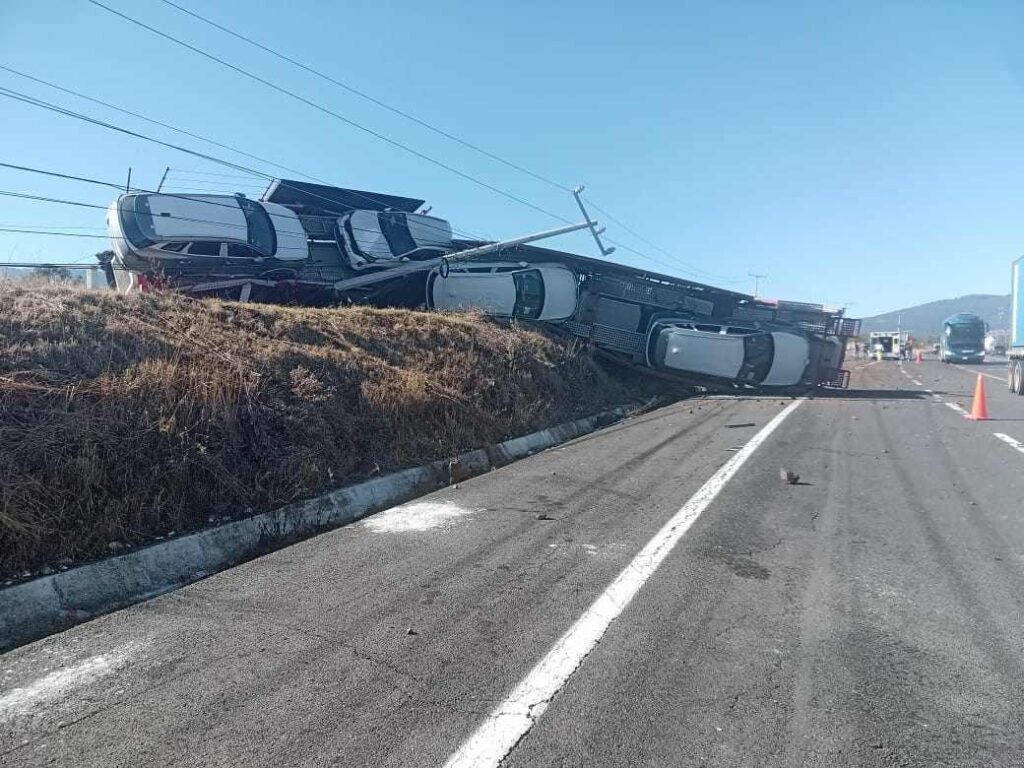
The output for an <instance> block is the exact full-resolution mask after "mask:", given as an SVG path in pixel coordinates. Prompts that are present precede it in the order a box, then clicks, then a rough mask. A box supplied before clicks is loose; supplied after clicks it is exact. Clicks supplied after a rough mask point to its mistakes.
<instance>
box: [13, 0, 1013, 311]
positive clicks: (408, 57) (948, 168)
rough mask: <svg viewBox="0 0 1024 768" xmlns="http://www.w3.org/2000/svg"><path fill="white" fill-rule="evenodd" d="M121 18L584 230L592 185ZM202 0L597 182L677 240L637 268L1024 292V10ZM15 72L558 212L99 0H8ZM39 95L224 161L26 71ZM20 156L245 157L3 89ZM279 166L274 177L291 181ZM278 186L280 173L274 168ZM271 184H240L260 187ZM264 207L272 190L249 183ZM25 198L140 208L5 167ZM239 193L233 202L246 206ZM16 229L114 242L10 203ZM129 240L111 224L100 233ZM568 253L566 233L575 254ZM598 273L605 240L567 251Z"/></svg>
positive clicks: (518, 229)
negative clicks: (72, 113) (598, 251)
mask: <svg viewBox="0 0 1024 768" xmlns="http://www.w3.org/2000/svg"><path fill="white" fill-rule="evenodd" d="M104 2H107V3H108V4H109V5H111V6H112V7H116V8H118V9H120V10H123V11H124V12H126V13H128V14H130V15H132V16H135V17H137V18H139V19H141V20H143V21H145V22H147V23H149V24H151V25H153V26H156V27H159V28H160V29H162V30H164V31H166V32H168V33H170V34H173V35H175V36H179V37H181V38H183V39H186V40H188V41H189V42H191V43H193V44H194V45H197V46H199V47H202V48H205V49H207V50H210V51H212V52H215V53H216V54H217V55H219V56H221V57H224V58H227V59H229V60H231V61H232V62H235V63H237V64H239V65H240V66H243V67H245V68H247V69H250V70H251V71H253V72H255V73H257V74H259V75H260V76H262V77H265V78H267V79H269V80H272V81H274V82H275V83H278V84H280V85H281V86H283V87H285V88H287V89H288V90H290V91H292V92H294V93H298V94H301V95H303V96H305V97H306V98H309V99H312V100H315V101H317V102H319V103H322V104H324V105H325V106H328V107H329V108H331V109H333V110H335V111H338V112H341V113H343V114H345V115H346V116H348V117H350V118H351V119H353V120H356V121H358V122H361V123H363V124H365V125H367V126H369V127H371V128H373V129H374V130H377V131H379V132H381V133H385V134H387V135H388V136H391V137H393V138H395V139H397V140H399V141H401V142H403V143H405V144H408V145H409V146H412V147H414V148H415V149H416V150H418V151H420V152H423V153H425V154H428V155H431V156H433V157H436V158H438V159H439V160H442V161H444V162H445V163H448V164H450V165H452V166H454V167H457V168H459V169H460V170H463V171H465V172H467V173H469V174H471V175H473V176H476V177H478V178H480V179H483V180H485V181H487V182H488V183H490V184H492V185H494V186H498V187H500V188H502V189H505V190H507V191H509V192H510V193H512V194H514V195H516V196H519V197H522V198H524V199H527V200H530V201H531V202H534V203H535V204H537V205H539V206H541V207H543V208H545V209H548V210H550V211H552V212H555V213H557V214H559V215H561V216H565V217H567V218H572V217H574V216H575V215H576V213H575V209H574V204H573V202H572V199H571V198H570V197H569V196H568V195H567V194H566V193H564V192H561V191H558V190H556V189H553V188H551V187H549V186H547V185H545V184H543V183H541V182H538V181H536V180H534V179H531V178H529V177H527V176H524V175H521V174H519V173H517V172H516V171H514V170H511V169H509V168H507V167H505V166H502V165H501V164H498V163H495V162H493V161H491V160H488V159H487V158H484V157H481V156H480V155H478V154H476V153H473V152H472V151H470V150H467V149H465V148H464V147H460V146H458V145H457V144H453V143H451V142H449V141H447V140H445V139H443V138H441V137H439V136H437V135H434V134H432V133H430V132H427V131H425V130H424V129H422V128H420V127H417V126H415V125H414V124H412V123H409V122H408V121H405V120H403V119H402V118H400V117H398V116H396V115H393V114H391V113H389V112H386V111H384V110H382V109H380V108H379V107H376V106H374V105H372V104H368V103H367V102H365V101H363V100H361V99H359V98H358V97H355V96H353V95H351V94H349V93H346V92H344V91H341V90H339V89H337V88H335V87H333V86H331V85H329V84H327V83H324V82H323V81H320V80H317V79H314V78H312V77H311V76H310V75H308V74H305V73H302V72H300V71H297V70H294V69H292V68H290V67H288V66H287V65H285V64H283V63H282V62H280V61H278V60H275V59H272V58H270V57H268V56H267V55H266V54H263V53H260V52H259V51H256V50H255V49H252V48H250V47H248V46H246V45H245V44H244V43H241V42H239V41H236V40H233V39H231V38H228V37H226V36H225V35H224V34H223V33H220V32H217V31H216V30H213V29H211V28H209V27H207V26H205V25H203V24H202V23H200V22H198V21H196V20H194V19H190V18H189V17H187V16H185V15H183V14H181V13H180V12H178V11H175V10H174V9H172V8H170V7H168V6H166V5H164V4H163V3H161V2H159V0H136V2H133V3H131V4H130V5H129V4H127V3H126V2H125V0H104ZM180 4H181V5H184V6H187V7H190V8H193V9H195V10H196V11H198V12H200V13H203V14H204V15H206V16H208V17H210V18H213V19H214V20H216V21H219V22H221V23H223V24H225V25H226V26H229V27H232V28H234V29H236V30H237V31H239V32H242V33H244V34H247V35H249V36H251V37H253V38H255V39H257V40H259V41H261V42H263V43H265V44H267V45H269V46H271V47H274V48H277V49H279V50H281V51H282V52H284V53H287V54H290V55H292V56H294V57H296V58H299V59H301V60H303V61H305V62H307V63H308V64H310V65H311V66H314V67H316V68H318V69H320V70H322V71H324V72H326V73H328V74H331V75H333V76H335V77H337V78H338V79H341V80H344V81H346V82H348V83H350V84H351V85H353V86H355V87H357V88H360V89H362V90H364V91H367V92H369V93H371V94H373V95H374V96H376V97H377V98H379V99H382V100H384V101H387V102H389V103H391V104H394V105H395V106H398V107H400V108H402V109H403V110H405V111H407V112H410V113H412V114H415V115H416V116H418V117H420V118H421V119H423V120H426V121H429V122H431V123H434V124H436V125H438V126H440V127H442V128H445V129H446V130H449V131H450V132H452V133H455V134H458V135H459V136H461V137H463V138H465V139H468V140H470V141H472V142H474V143H476V144H478V145H480V146H483V147H485V148H487V149H488V150H490V151H491V152H494V153H496V154H499V155H501V156H503V157H506V158H508V159H510V160H512V161H514V162H516V163H518V164H520V165H523V166H525V167H528V168H531V169H534V170H536V171H539V172H540V173H542V174H544V175H545V176H547V177H549V178H552V179H555V180H557V181H559V182H560V183H563V184H566V185H570V186H571V185H573V184H576V183H585V184H586V185H587V193H588V194H589V195H590V196H591V197H592V199H593V200H594V201H595V202H597V203H598V204H599V205H601V206H602V207H603V208H605V209H607V210H608V211H609V212H611V213H612V214H613V215H614V216H615V217H616V218H618V219H619V220H621V221H622V222H624V223H625V224H627V225H628V226H629V227H631V228H632V229H633V230H635V231H636V232H639V233H640V234H641V235H643V236H644V237H645V238H646V239H647V240H649V241H651V242H653V243H655V244H657V245H658V246H660V247H661V248H662V249H664V251H668V252H669V254H671V256H670V255H667V254H666V253H665V252H664V251H662V250H657V249H655V248H654V247H652V246H650V245H648V244H647V243H645V242H643V241H640V240H637V239H636V238H634V237H633V236H632V235H631V234H629V233H628V232H626V231H624V230H622V229H621V228H620V227H618V226H617V225H615V224H613V223H611V222H608V225H609V235H610V236H612V237H613V238H615V239H617V240H620V241H621V242H622V243H624V244H627V245H631V246H633V247H634V248H636V249H637V250H639V251H642V252H644V253H646V254H647V255H648V256H649V258H644V257H641V256H638V255H635V254H631V253H628V252H626V251H624V250H621V249H620V251H619V252H618V253H616V254H615V256H614V257H613V258H615V259H617V260H620V261H624V262H626V263H631V264H635V265H638V266H644V267H647V268H652V269H658V270H661V271H666V272H671V273H673V274H678V275H680V276H684V277H698V278H700V279H701V280H702V281H705V282H710V283H712V284H718V285H722V286H725V287H730V288H737V289H741V290H750V289H751V288H752V281H751V280H750V279H749V278H748V277H747V273H748V272H752V271H753V272H762V273H767V274H768V275H769V277H768V279H767V281H766V282H765V283H764V284H763V286H762V293H764V294H765V295H769V296H775V297H779V298H788V299H796V300H806V301H822V302H828V303H833V304H843V303H847V304H850V309H851V313H852V314H855V315H870V314H875V313H878V312H882V311H887V310H891V309H895V308H897V307H902V306H907V305H911V304H916V303H920V302H924V301H930V300H934V299H940V298H947V297H950V296H955V295H960V294H964V293H974V292H978V293H1005V292H1008V290H1009V263H1010V261H1011V260H1012V259H1013V258H1014V257H1016V256H1017V255H1019V254H1021V253H1024V183H1022V182H1024V43H1022V42H1021V41H1024V4H1021V3H1019V2H1006V3H980V2H978V3H976V2H971V3H966V2H959V3H942V2H936V1H935V0H931V1H930V2H920V3H914V2H899V3H895V2H886V3H881V2H879V3H872V2H857V3H841V2H830V3H819V2H805V3H785V2H774V3H765V2H723V3H707V2H699V3H689V2H664V3H658V2H648V3H629V4H627V3H612V2H586V3H584V2H577V1H576V0H564V2H562V3H548V2H535V1H534V0H524V1H523V2H518V3H501V4H499V3H489V2H484V3H480V2H443V1H437V2H433V3H409V2H404V3H398V2H362V1H356V2H347V3H344V4H341V3H331V2H313V1H312V0H293V2H291V3H289V4H288V6H287V7H285V6H284V5H281V4H277V3H266V4H258V3H252V2H236V0H224V1H223V2H209V3H204V4H198V3H196V2H195V0H180ZM0 64H2V65H5V66H9V67H14V68H16V69H19V70H22V71H24V72H27V73H30V74H32V75H34V76H36V77H41V78H44V79H47V80H50V81H53V82H56V83H59V84H60V85H63V86H65V87H68V88H72V89H75V90H78V91H81V92H83V93H86V94H88V95H90V96H93V97H95V98H98V99H102V100H104V101H109V102H113V103H116V104H119V105H121V106H123V107H125V108H128V109H131V110H133V111H136V112H140V113H142V114H145V115H148V116H150V117H153V118H157V119H160V120H162V121H165V122H168V123H172V124H174V125H176V126H178V127H181V128H184V129H188V130H190V131H193V132H196V133H200V134H203V135H205V136H208V137H210V138H213V139H216V140H218V141H220V142H222V143H225V144H229V145H231V146H234V147H237V148H239V149H242V150H245V151H247V152H251V153H253V154H257V155H261V156H263V157H266V158H268V159H270V160H274V161H276V162H280V163H283V164H285V165H289V166H292V167H294V168H298V169H300V170H303V171H305V172H307V173H309V174H312V175H314V176H318V177H321V178H324V179H328V180H331V181H333V182H335V183H337V184H339V185H342V186H352V187H355V188H362V189H372V190H379V191H383V192H391V193H396V194H408V195H411V196H419V197H423V198H426V199H427V200H428V201H429V202H430V203H432V204H433V206H434V209H433V213H435V214H436V215H441V216H445V217H447V218H449V219H451V220H452V222H453V224H454V225H455V226H456V227H457V228H460V229H462V230H464V231H468V232H472V233H474V234H478V235H485V236H491V237H511V236H515V235H519V234H523V233H526V232H532V231H536V230H540V229H546V228H549V227H551V226H555V225H556V224H557V222H555V221H554V220H553V219H550V218H547V217H546V216H544V215H543V214H540V213H537V212H536V211H534V210H531V209H529V208H526V207H523V206H520V205H518V204H516V203H514V202H511V201H509V200H507V199H505V198H503V197H500V196H498V195H496V194H494V193H492V192H490V191H488V190H485V189H483V188H481V187H479V186H476V185H474V184H472V183H470V182H467V181H465V180H463V179H460V178H459V177H457V176H455V175H453V174H451V173H449V172H447V171H445V170H443V169H441V168H438V167H436V166H434V165H431V164H429V163H427V162H425V161H423V160H420V159H418V158H416V157H413V156H411V155H408V154H406V153H403V152H402V151H400V150H398V149H396V148H394V147H391V146H388V145H387V144H385V143H383V142H381V141H379V140H377V139H374V138H372V137H370V136H367V135H365V134H363V133H360V132H359V131H357V130H354V129H352V128H351V127H349V126H346V125H344V124H343V123H341V122H339V121H337V120H335V119H333V118H331V117H329V116H326V115H323V114H321V113H318V112H316V111H315V110H313V109H310V108H308V107H306V106H303V105H301V104H299V103H298V102H295V101H293V100H291V99H289V98H287V97H286V96H283V95H281V94H277V93H274V92H273V91H271V90H269V89H267V88H266V87H264V86H261V85H258V84H256V83H253V82H251V81H248V80H246V79H245V78H243V77H241V76H240V75H238V74H236V73H233V72H231V71H229V70H226V69H224V68H222V67H220V66H219V65H217V64H215V63H213V62H210V61H207V60H205V59H203V58H201V57H199V56H197V55H195V54H193V53H190V52H188V51H186V50H184V49H182V48H180V47H178V46H175V45H174V44H172V43H170V42H167V41H164V40H161V39H159V38H157V37H155V36H153V35H151V34H150V33H148V32H145V31H144V30H141V29H138V28H137V27H133V26H132V25H130V24H129V23H128V22H125V21H123V20H121V19H119V18H117V17H115V16H113V15H111V14H109V13H107V12H106V11H103V10H102V9H99V8H97V7H95V6H93V5H90V4H89V3H87V2H86V1H85V0H40V2H36V3H14V2H0ZM0 87H5V88H12V89H15V90H18V91H22V92H26V93H30V94H32V95H35V96H38V97H40V98H44V99H46V100H48V101H54V102H57V103H59V104H61V105H63V106H66V107H69V108H71V109H75V110H77V111H81V112H85V113H88V114H90V115H92V116H95V117H98V118H101V119H104V120H107V121H110V122H117V123H119V124H122V125H124V126H125V127H128V128H131V129H136V130H139V131H140V132H143V133H147V134H151V135H154V136H158V137H160V138H166V139H168V140H171V141H174V142H176V143H177V142H182V143H187V144H188V146H190V147H194V148H196V149H199V150H207V151H210V152H211V153H212V154H216V155H218V156H223V157H225V158H227V159H232V160H238V161H240V162H242V163H243V164H245V165H255V163H254V161H250V160H247V159H245V158H239V157H238V156H234V155H231V154H230V153H228V152H226V151H225V150H218V149H210V148H209V147H206V146H204V145H203V144H201V143H199V142H196V141H194V140H185V139H182V138H181V137H179V136H175V134H173V133H171V132H168V131H166V130H163V129H159V128H155V127H153V126H149V125H147V124H145V123H142V122H139V121H137V120H134V119H130V118H126V117H123V116H119V115H117V113H114V112H111V111H109V110H106V109H104V108H101V107H98V106H95V105H91V104H88V103H87V102H82V101H80V100H78V99H75V98H73V97H71V96H68V95H66V94H61V93H57V92H55V91H52V90H50V89H48V88H46V87H44V86H40V85H37V84H33V83H30V82H28V81H25V80H23V79H21V78H19V77H17V76H15V75H12V74H8V73H6V72H2V71H0ZM0 117H2V119H0V161H2V162H12V163H17V164H23V165H28V166H35V167H40V168H46V169H53V170H59V171H62V172H65V173H70V174H75V175H80V176H88V177H94V178H101V179H109V180H112V181H122V180H124V178H125V176H126V174H127V169H128V167H129V166H130V167H131V168H132V173H133V177H132V178H133V182H134V183H135V184H137V185H138V186H142V187H150V188H152V187H153V186H155V185H156V184H157V182H158V181H159V179H160V176H161V174H162V173H163V171H164V168H165V167H167V166H171V167H172V168H174V169H179V170H178V172H177V173H174V174H172V179H175V180H176V182H177V184H178V186H177V187H172V188H177V189H186V188H192V189H195V188H197V186H195V185H194V184H193V185H192V186H191V187H190V186H189V184H191V183H192V181H191V180H197V181H198V180H203V181H206V182H210V183H209V184H206V185H204V188H209V187H213V188H216V187H217V186H218V185H219V184H221V183H224V182H225V181H227V183H229V184H231V185H235V180H225V179H224V178H222V177H214V176H206V175H202V176H200V175H199V174H198V173H197V174H185V173H183V172H184V171H190V172H191V171H195V172H199V173H202V174H207V173H232V172H231V171H228V170H225V169H224V168H221V167H218V166H216V165H212V164H210V163H206V162H203V161H200V160H197V159H195V158H191V157H188V156H186V155H182V154H180V153H177V152H175V151H173V150H170V149H165V148H161V147H157V146H153V145H150V144H147V143H144V142H141V141H138V140H135V139H132V138H129V137H126V136H120V135H117V134H113V133H111V132H108V131H106V130H104V129H101V128H97V127H93V126H88V125H85V124H83V123H80V122H78V121H73V120H69V119H68V118H65V117H61V116H58V115H54V114H51V113H47V112H42V111H40V110H38V109H36V108H34V107H31V106H28V105H23V104H18V103H15V102H12V101H10V100H8V99H4V98H0ZM262 169H263V170H268V169H267V168H266V167H265V166H263V167H262ZM269 170H270V171H271V172H273V169H269ZM249 183H251V180H238V184H249ZM238 188H239V189H240V191H246V192H249V191H253V190H251V189H249V188H248V187H244V186H240V187H238ZM0 190H14V191H19V192H29V193H32V194H37V195H44V196H54V197H61V198H67V199H73V200H80V201H84V202H90V203H96V204H106V203H107V202H109V201H110V199H112V197H113V194H114V193H113V191H110V192H107V191H105V190H103V189H101V188H95V187H90V186H87V185H82V184H77V183H73V182H66V181H56V180H49V179H46V178H43V177H39V176H35V175H28V174H24V173H20V172H16V171H10V170H4V169H0ZM230 190H231V187H225V191H230ZM0 212H2V213H0V226H4V227H10V226H14V227H20V226H26V225H34V226H42V227H51V228H64V227H97V228H101V227H102V225H103V218H102V217H103V214H102V211H99V210H94V209H88V208H73V207H66V206H59V205H51V204H43V203H38V202H30V201H24V200H16V199H13V198H0ZM74 231H76V232H82V233H92V234H102V230H101V229H96V230H91V229H81V230H77V229H76V230H74ZM555 242H556V241H552V244H555ZM557 242H558V244H559V245H560V246H561V247H564V248H567V249H569V250H575V251H577V252H580V253H583V254H585V255H590V256H593V255H595V254H594V249H593V244H592V243H591V242H590V241H589V240H588V239H587V238H586V237H583V236H569V237H566V238H563V239H561V240H560V241H557ZM103 247H106V245H105V242H104V241H103V240H101V239H92V240H90V239H81V240H79V239H77V238H75V239H72V238H55V237H44V236H41V235H24V234H12V233H3V232H0V260H19V261H41V260H75V259H82V258H85V257H88V256H89V255H90V254H92V253H94V252H95V251H96V250H101V249H102V248H103Z"/></svg>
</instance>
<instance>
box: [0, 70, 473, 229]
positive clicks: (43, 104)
mask: <svg viewBox="0 0 1024 768" xmlns="http://www.w3.org/2000/svg"><path fill="white" fill-rule="evenodd" d="M0 96H6V97H7V98H9V99H14V100H15V101H21V102H23V103H25V104H31V105H32V106H35V107H39V108H40V109H46V110H49V111H50V112H55V113H57V114H60V115H64V116H65V117H73V118H75V119H77V120H82V121H84V122H87V123H90V124H92V125H97V126H100V127H102V128H107V129H109V130H112V131H117V132H118V133H123V134H126V135H128V136H132V137H134V138H138V139H142V140H143V141H149V142H152V143H154V144H158V145H160V146H162V147H168V148H170V149H175V150H178V151H179V152H184V153H185V154H188V155H192V156H194V157H199V158H202V159H203V160H208V161H210V162H212V163H216V164H218V165H223V166H225V167H227V168H232V169H234V170H237V171H243V172H245V173H250V174H253V175H256V176H260V177H262V178H265V179H268V180H271V181H277V182H278V184H279V185H281V186H282V187H285V188H286V189H293V190H297V191H300V192H303V193H304V194H307V195H309V196H310V197H315V198H319V199H321V200H326V201H327V202H329V203H332V204H335V205H336V204H337V202H336V201H335V200H332V199H331V198H329V197H326V196H325V195H321V194H319V193H316V192H313V191H311V190H308V189H301V188H299V187H296V186H294V185H292V184H288V183H287V182H285V181H282V180H281V179H275V178H274V177H273V176H271V175H270V174H268V173H263V172H262V171H257V170H255V169H253V168H247V167H246V166H244V165H239V164H238V163H234V162H232V161H230V160H224V159H222V158H219V157H215V156H214V155H208V154H206V153H205V152H199V151H197V150H194V149H189V148H188V147H183V146H181V145H178V144H172V143H171V142H169V141H163V140H162V139H157V138H154V137H152V136H147V135H145V134H143V133H139V132H137V131H132V130H129V129H127V128H123V127H121V126H117V125H113V124H111V123H108V122H105V121H103V120H99V119H98V118H95V117H90V116H89V115H85V114H82V113H81V112H75V111H74V110H71V109H67V108H65V107H61V106H60V105H57V104H53V103H52V102H48V101H45V100H43V99H39V98H36V97H35V96H30V95H29V94H26V93H22V92H20V91H15V90H13V89H11V88H4V87H0ZM12 167H13V166H12ZM28 170H31V169H28ZM50 175H58V176H59V175H60V174H53V173H51V174H50ZM99 183H101V184H104V185H105V186H114V187H115V188H117V189H120V188H121V185H111V184H109V183H107V182H99ZM140 191H143V192H152V190H140ZM347 191H348V192H349V193H350V194H352V195H354V196H356V197H360V198H362V199H364V200H367V201H369V202H371V203H373V204H374V205H375V206H377V205H379V204H380V201H379V200H377V199H375V198H373V197H370V196H369V195H365V194H363V193H361V192H358V191H356V190H354V189H350V190H347ZM174 196H175V195H171V197H174ZM179 197H180V195H179ZM211 205H212V203H211ZM271 215H272V216H273V215H274V214H271ZM425 226H427V227H429V228H434V229H438V230H439V231H440V228H439V227H436V226H435V225H431V224H427V225H425ZM452 231H453V232H455V233H457V234H461V235H464V236H466V237H469V238H470V239H473V240H480V239H481V238H480V237H478V236H477V235H474V234H472V233H470V232H464V231H460V230H456V229H454V228H453V229H452Z"/></svg>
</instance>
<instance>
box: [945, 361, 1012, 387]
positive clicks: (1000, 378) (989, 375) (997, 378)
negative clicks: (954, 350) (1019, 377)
mask: <svg viewBox="0 0 1024 768" xmlns="http://www.w3.org/2000/svg"><path fill="white" fill-rule="evenodd" d="M953 367H954V368H959V369H960V370H961V371H965V372H966V373H973V374H976V375H978V376H984V377H985V378H988V379H993V380H995V381H1001V382H1002V383H1003V384H1005V383H1006V377H1005V376H996V375H995V374H992V373H985V372H984V371H976V370H974V369H973V368H966V367H964V366H962V365H957V364H956V363H953Z"/></svg>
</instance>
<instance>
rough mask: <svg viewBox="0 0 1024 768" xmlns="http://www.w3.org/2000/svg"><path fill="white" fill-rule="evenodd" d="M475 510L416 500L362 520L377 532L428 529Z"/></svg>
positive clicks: (367, 526) (446, 503)
mask: <svg viewBox="0 0 1024 768" xmlns="http://www.w3.org/2000/svg"><path fill="white" fill-rule="evenodd" d="M477 511H479V510H476V509H465V508H464V507H460V506H459V505H458V504H452V503H450V502H443V501H416V502H413V503H411V504H402V505H401V506H398V507H392V508H391V509H386V510H384V511H383V512H379V513H378V514H376V515H373V516H371V517H368V518H366V520H365V521H363V526H364V527H366V528H369V529H370V530H371V531H376V532H377V533H408V532H410V531H429V530H430V529H431V528H440V527H441V526H442V525H445V524H447V523H449V522H451V521H452V520H455V519H456V518H459V517H464V516H466V515H472V514H473V513H474V512H477Z"/></svg>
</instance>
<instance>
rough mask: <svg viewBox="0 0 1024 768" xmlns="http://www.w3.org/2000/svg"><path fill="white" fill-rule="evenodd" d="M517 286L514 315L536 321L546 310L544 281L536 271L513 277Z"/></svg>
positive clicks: (532, 270)
mask: <svg viewBox="0 0 1024 768" xmlns="http://www.w3.org/2000/svg"><path fill="white" fill-rule="evenodd" d="M512 279H513V280H514V281H515V284H516V304H515V307H513V309H512V314H513V315H515V316H516V317H529V318H533V319H534V320H536V319H537V318H538V317H540V313H541V312H542V311H543V310H544V279H543V278H542V277H541V276H540V272H539V271H538V270H536V269H530V270H526V271H525V272H516V273H515V274H514V275H512Z"/></svg>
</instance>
